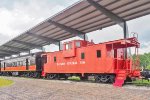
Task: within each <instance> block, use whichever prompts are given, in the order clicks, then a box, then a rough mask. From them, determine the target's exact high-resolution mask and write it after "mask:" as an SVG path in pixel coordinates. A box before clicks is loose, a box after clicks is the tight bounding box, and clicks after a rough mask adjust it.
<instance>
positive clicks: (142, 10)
mask: <svg viewBox="0 0 150 100" xmlns="http://www.w3.org/2000/svg"><path fill="white" fill-rule="evenodd" d="M93 1H94V2H95V3H96V5H94V4H93ZM93 1H92V0H81V1H80V2H77V3H75V4H73V5H72V6H70V7H68V8H67V9H65V10H63V11H61V12H60V13H58V14H56V15H54V16H52V17H50V18H48V19H46V20H45V21H43V22H41V23H39V24H38V25H36V26H35V27H32V28H31V29H29V30H27V31H25V32H24V33H22V34H21V35H19V36H17V37H15V38H13V39H12V40H10V41H8V42H7V43H5V44H3V45H1V46H0V57H4V56H9V55H12V54H17V53H20V52H23V51H28V50H31V49H34V48H39V47H42V46H44V45H48V44H52V43H57V42H59V41H62V40H65V39H68V38H71V37H74V36H77V35H78V36H79V35H83V34H86V33H89V32H92V31H95V30H99V29H102V28H105V27H108V26H111V25H115V24H116V23H119V22H121V21H129V20H132V19H135V18H138V17H141V16H144V15H147V14H150V1H149V0H93ZM104 8H105V9H107V10H104ZM108 16H112V17H111V18H110V17H108ZM112 19H114V20H112Z"/></svg>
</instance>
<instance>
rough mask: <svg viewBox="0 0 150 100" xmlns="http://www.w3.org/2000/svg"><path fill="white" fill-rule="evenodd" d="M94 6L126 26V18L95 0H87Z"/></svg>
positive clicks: (122, 25)
mask: <svg viewBox="0 0 150 100" xmlns="http://www.w3.org/2000/svg"><path fill="white" fill-rule="evenodd" d="M87 1H88V2H89V3H90V4H91V5H92V6H94V7H95V8H96V9H97V10H99V11H100V12H102V13H103V14H105V15H106V16H108V17H109V18H111V19H112V20H113V21H115V22H116V23H117V24H119V25H120V26H121V27H122V28H123V27H124V24H123V23H124V22H125V20H124V19H122V18H121V17H119V16H117V15H116V14H114V13H113V12H111V11H110V10H108V9H106V8H105V7H103V6H101V5H100V4H99V3H97V2H95V1H93V0H87Z"/></svg>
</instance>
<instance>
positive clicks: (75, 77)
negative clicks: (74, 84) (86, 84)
mask: <svg viewBox="0 0 150 100" xmlns="http://www.w3.org/2000/svg"><path fill="white" fill-rule="evenodd" d="M68 79H69V80H72V81H80V77H77V76H72V77H69V78H68Z"/></svg>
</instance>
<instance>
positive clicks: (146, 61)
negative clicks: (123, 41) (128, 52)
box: [132, 53, 150, 69]
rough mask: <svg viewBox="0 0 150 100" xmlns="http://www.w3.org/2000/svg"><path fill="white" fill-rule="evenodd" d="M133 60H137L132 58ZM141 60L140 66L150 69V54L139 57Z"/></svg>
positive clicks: (134, 57)
mask: <svg viewBox="0 0 150 100" xmlns="http://www.w3.org/2000/svg"><path fill="white" fill-rule="evenodd" d="M132 58H133V60H135V59H136V56H135V55H133V56H132ZM139 59H140V66H141V67H142V66H143V67H145V69H150V53H144V54H142V55H139Z"/></svg>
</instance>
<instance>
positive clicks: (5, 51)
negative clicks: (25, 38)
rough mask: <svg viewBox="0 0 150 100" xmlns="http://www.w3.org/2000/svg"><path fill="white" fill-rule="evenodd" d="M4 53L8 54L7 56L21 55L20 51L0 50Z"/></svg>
mask: <svg viewBox="0 0 150 100" xmlns="http://www.w3.org/2000/svg"><path fill="white" fill-rule="evenodd" d="M0 51H2V52H3V53H6V54H17V53H20V52H18V51H8V50H0Z"/></svg>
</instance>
